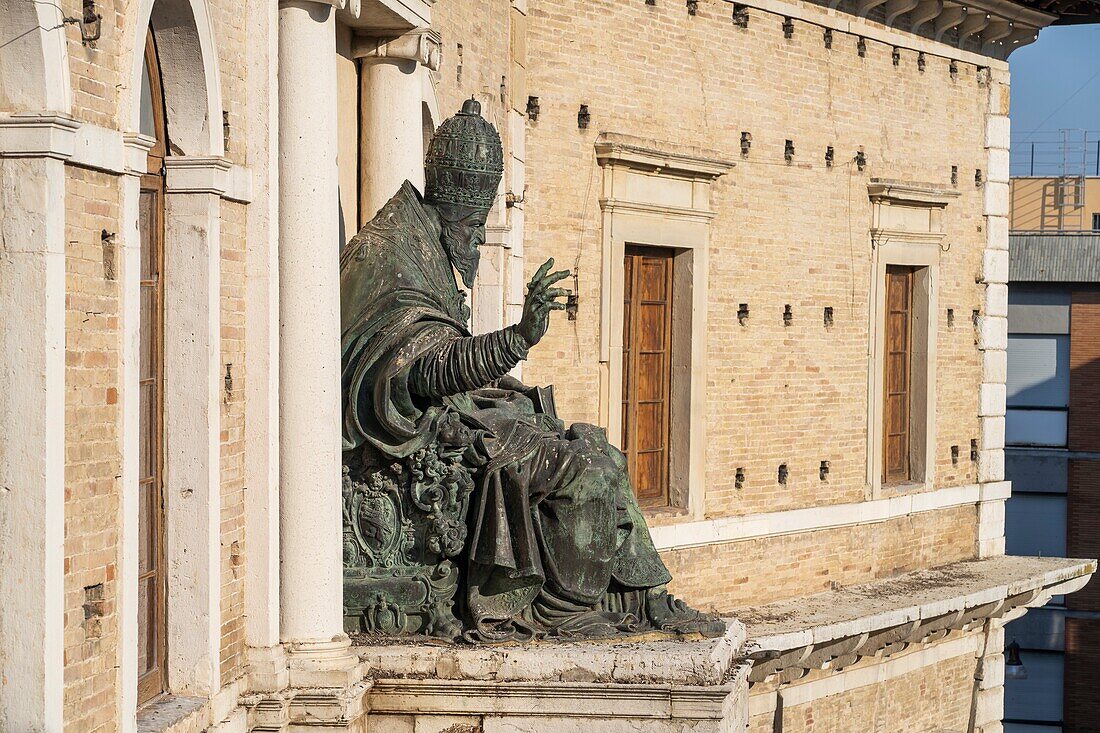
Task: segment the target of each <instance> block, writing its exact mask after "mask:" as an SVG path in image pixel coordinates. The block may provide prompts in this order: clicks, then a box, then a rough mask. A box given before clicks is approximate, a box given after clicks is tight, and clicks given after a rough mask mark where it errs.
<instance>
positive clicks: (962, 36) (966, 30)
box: [959, 10, 990, 46]
mask: <svg viewBox="0 0 1100 733" xmlns="http://www.w3.org/2000/svg"><path fill="white" fill-rule="evenodd" d="M989 22H990V21H989V13H987V12H985V11H984V10H974V11H972V12H971V13H970V14H969V15H967V16H966V20H964V21H963V22H962V23H960V24H959V45H960V46H961V45H962V43H963V41H965V40H966V39H967V38H970V36H975V35H977V34H979V33H981V32H982V31H984V30H985V29H986V27H987V26H988V25H989Z"/></svg>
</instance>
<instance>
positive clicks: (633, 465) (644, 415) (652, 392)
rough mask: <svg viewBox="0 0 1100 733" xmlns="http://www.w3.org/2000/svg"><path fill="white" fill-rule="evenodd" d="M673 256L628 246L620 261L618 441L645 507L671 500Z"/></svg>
mask: <svg viewBox="0 0 1100 733" xmlns="http://www.w3.org/2000/svg"><path fill="white" fill-rule="evenodd" d="M672 257H673V252H672V251H671V250H667V249H660V248H654V247H631V246H628V247H627V248H626V259H625V262H624V263H623V264H624V274H625V280H626V282H625V283H624V288H623V293H624V297H623V421H622V425H623V430H622V446H623V452H624V453H626V457H627V462H628V464H629V468H630V480H631V484H632V485H633V486H634V492H635V493H636V494H637V496H638V502H639V504H641V505H642V506H646V507H662V506H668V505H669V490H668V483H669V476H668V465H669V407H670V405H669V402H670V392H671V389H670V386H671V384H670V383H671V372H672Z"/></svg>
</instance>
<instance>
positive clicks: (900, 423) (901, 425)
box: [882, 265, 915, 485]
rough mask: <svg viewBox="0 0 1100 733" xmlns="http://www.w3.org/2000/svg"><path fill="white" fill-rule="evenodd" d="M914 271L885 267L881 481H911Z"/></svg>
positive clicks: (900, 267) (893, 482)
mask: <svg viewBox="0 0 1100 733" xmlns="http://www.w3.org/2000/svg"><path fill="white" fill-rule="evenodd" d="M914 270H915V268H913V267H906V266H901V265H888V266H887V267H886V329H885V336H886V354H885V360H884V363H883V366H884V374H883V380H882V381H883V396H882V399H883V409H882V416H883V426H882V443H883V445H882V448H883V450H882V456H883V467H882V482H883V484H884V485H890V484H900V483H906V482H908V481H911V480H913V471H912V467H911V453H912V430H911V424H912V412H913V410H912V401H913V390H912V374H913V361H912V356H913V273H914Z"/></svg>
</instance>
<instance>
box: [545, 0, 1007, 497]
mask: <svg viewBox="0 0 1100 733" xmlns="http://www.w3.org/2000/svg"><path fill="white" fill-rule="evenodd" d="M530 8H531V19H530V30H529V42H528V46H529V54H530V57H531V59H532V63H531V68H530V72H529V79H528V93H529V94H534V95H538V96H539V98H540V102H541V108H542V114H541V116H540V118H539V120H538V121H537V122H534V123H529V124H528V140H527V155H528V181H529V188H528V193H527V245H526V246H527V247H528V251H527V260H526V267H527V270H528V271H529V272H530V271H533V270H534V269H535V268H536V267H537V266H538V265H539V264H540V263H541V262H542V261H543V260H544V259H545V258H546V257H548V256H551V255H553V256H555V257H556V258H557V261H558V263H559V264H561V265H564V266H566V267H574V266H576V267H577V268H578V271H579V286H580V302H579V308H580V313H579V317H578V319H577V320H576V321H572V322H569V321H566V320H565V319H564V318H555V320H554V322H553V325H552V326H551V329H550V333H549V334H548V336H547V337H546V339H545V340H544V341H543V343H541V344H540V345H539V347H538V348H537V349H535V350H534V351H533V352H532V357H531V359H530V361H529V362H528V364H527V366H526V371H525V377H526V378H527V381H530V382H536V383H537V382H551V381H552V382H554V383H555V385H556V387H557V397H558V400H557V401H558V405H559V408H560V411H561V412H562V413H563V414H564V415H565V416H566V417H568V418H569V419H571V420H588V421H594V420H596V419H597V417H598V415H597V404H596V400H595V399H594V398H593V395H595V394H597V393H598V389H599V373H600V366H599V363H598V356H597V354H598V353H599V351H598V348H597V346H598V343H599V341H598V339H599V333H598V324H599V318H598V316H599V304H600V284H601V283H600V278H601V244H600V236H601V234H600V206H599V201H598V197H599V195H600V194H599V192H600V170H599V168H598V166H597V165H596V163H595V157H594V151H593V143H594V141H595V139H596V137H597V135H598V134H599V133H600V132H603V131H614V132H623V133H627V134H631V135H635V136H640V137H645V138H653V139H656V140H664V141H669V142H673V143H679V144H688V145H696V146H701V147H704V148H709V149H712V150H714V151H716V152H717V153H718V154H719V155H720V156H721V157H723V158H725V159H727V160H731V161H735V162H736V163H737V166H736V167H735V168H734V169H733V170H732V171H730V172H729V173H727V174H726V175H725V176H723V177H722V178H721V179H719V181H718V183H717V184H716V186H715V191H714V208H715V210H716V211H717V212H718V213H717V217H716V219H715V221H714V225H713V237H712V246H711V265H710V273H709V276H710V300H709V321H710V322H709V327H710V339H709V343H708V348H709V351H708V361H709V364H708V374H707V385H708V400H707V404H708V410H709V412H708V452H707V467H708V469H707V478H706V480H707V500H706V511H707V514H708V515H710V516H723V515H730V514H747V513H753V512H759V511H775V510H780V509H786V508H794V507H805V506H814V505H821V504H829V503H838V502H847V501H855V500H860V499H862V498H863V497H864V496H865V490H866V440H867V435H866V429H867V425H866V422H867V420H866V415H867V344H868V294H869V281H870V265H871V251H870V245H869V241H868V240H869V235H868V228H869V226H870V207H869V204H868V200H867V192H866V186H867V183H868V181H869V179H870V177H872V176H877V177H882V178H892V179H903V180H908V181H919V182H925V183H929V184H934V185H938V186H942V187H945V188H950V187H951V183H950V172H951V166H953V165H956V166H958V168H959V170H960V182H959V186H958V190H959V192H960V194H961V195H960V197H959V198H958V199H957V200H955V201H953V202H952V203H951V204H950V205H949V206H948V207H947V212H946V216H945V219H946V230H947V237H946V244H945V248H946V245H947V244H949V245H950V247H949V248H946V249H947V251H945V252H943V253H942V255H941V270H940V272H941V284H940V289H939V308H938V312H937V313H935V314H933V316H934V317H935V319H936V323H937V326H938V328H937V332H938V338H939V344H938V346H939V362H938V365H937V368H938V370H939V382H938V384H937V417H938V426H939V427H938V440H937V445H936V447H935V458H936V468H937V472H938V474H939V478H940V481H939V483H940V485H952V484H962V483H967V482H973V481H974V480H975V479H976V468H975V466H973V465H972V464H971V463H970V461H969V446H970V441H971V440H972V439H975V438H978V437H980V432H979V422H978V418H977V413H978V397H977V385H978V383H979V382H980V379H981V371H980V360H979V352H978V350H977V345H976V343H975V333H974V329H973V327H972V326H971V321H970V318H971V313H972V312H973V311H974V310H978V309H980V308H981V307H982V287H981V286H980V285H979V284H977V283H976V280H977V279H978V276H979V271H980V261H981V253H982V248H983V246H984V242H985V234H984V233H983V232H982V228H983V221H982V218H981V215H982V207H983V202H982V190H981V189H980V188H977V187H976V186H975V185H974V182H973V181H974V171H975V170H976V169H980V168H984V166H985V151H984V149H983V131H984V119H985V117H984V114H985V113H984V110H985V98H986V90H985V89H984V88H983V87H981V86H980V85H979V82H978V74H977V68H976V67H975V66H974V65H972V64H966V63H960V64H959V74H958V78H957V80H954V81H953V80H952V79H951V77H950V74H949V73H948V61H947V60H946V59H943V58H938V57H934V56H929V57H928V59H927V66H926V70H925V71H924V72H923V73H922V72H920V71H919V70H918V69H917V64H916V54H915V53H913V52H911V51H907V50H904V49H903V50H902V52H901V60H900V64H899V65H898V66H894V64H893V62H892V58H891V51H892V49H891V47H889V46H886V45H883V44H880V43H876V42H873V41H868V45H867V55H866V57H865V58H860V57H859V56H858V54H857V52H856V38H855V37H854V36H852V35H847V34H844V33H839V32H837V33H836V34H835V40H834V44H833V48H832V50H827V49H825V47H824V44H823V42H822V38H821V35H822V34H821V29H820V27H817V26H813V25H810V24H807V23H804V22H801V21H798V20H795V21H794V26H795V32H794V37H793V38H792V39H790V40H786V39H784V37H783V33H782V30H781V23H782V20H783V19H782V17H780V16H777V15H773V14H769V13H766V12H763V11H758V10H755V9H753V10H750V22H749V27H748V28H747V29H745V30H742V29H739V28H736V27H735V26H734V25H733V24H732V23H731V21H730V18H729V12H730V10H729V5H728V4H726V3H717V2H715V3H706V2H704V3H700V5H699V10H698V14H697V15H696V16H694V17H692V16H689V15H688V14H687V12H686V11H685V9H684V8H683V6H682V5H677V4H675V3H658V4H657V5H656V6H647V5H645V4H644V3H640V2H639V3H613V2H581V1H580V0H534V2H532V3H531V5H530ZM804 10H805V12H807V13H810V14H814V13H817V12H819V11H818V9H817V8H816V7H815V6H810V5H807V6H805V7H804ZM820 12H822V13H824V12H825V11H824V10H821V11H820ZM623 28H630V29H632V31H631V32H630V33H623V32H622V29H623ZM655 37H659V38H662V39H665V40H664V41H663V42H662V43H661V44H660V45H657V46H654V45H653V44H652V42H651V39H653V38H655ZM716 49H721V53H720V58H717V57H716V56H715V51H716ZM607 60H610V61H611V62H608V61H607ZM777 90H779V91H780V93H777ZM581 103H585V104H587V105H588V106H589V110H590V112H591V115H592V123H591V126H590V127H589V129H587V130H583V131H582V130H579V129H578V128H577V121H576V117H577V108H578V106H579V104H581ZM741 131H748V132H750V133H751V134H752V136H753V140H752V151H751V153H750V155H749V157H748V158H747V159H744V158H742V157H741V156H740V143H739V140H740V133H741ZM785 139H790V140H792V141H793V142H794V144H795V149H796V152H795V158H794V164H793V165H786V164H785V163H784V161H783V149H784V140H785ZM829 145H832V146H833V147H834V149H835V150H836V160H837V164H836V165H835V167H833V168H826V167H825V164H824V155H825V149H826V147H827V146H829ZM861 146H862V147H863V149H864V151H865V153H866V155H867V159H868V164H867V169H866V170H865V171H863V172H860V171H858V170H856V167H855V165H854V164H853V162H852V161H853V157H854V155H855V152H856V150H857V148H859V147H861ZM670 244H675V243H670ZM740 303H747V304H748V305H749V309H750V317H749V321H748V325H747V326H741V325H739V324H738V322H737V318H736V311H737V308H738V304H740ZM787 304H790V305H791V307H792V311H793V315H794V321H793V324H792V326H790V327H784V326H783V322H782V313H783V309H784V306H785V305H787ZM825 306H832V307H833V308H834V312H835V325H834V326H833V327H832V328H831V329H825V328H824V326H823V308H824V307H825ZM947 308H952V309H953V310H954V311H955V314H956V320H955V325H954V327H953V328H949V327H948V326H947V324H946V309H947ZM952 445H958V446H960V453H961V457H962V460H961V461H960V462H959V464H958V465H953V464H952V462H951V446H952ZM821 460H829V461H830V462H831V464H832V471H831V475H830V478H829V481H828V482H820V481H819V480H818V478H817V474H818V466H819V463H820V461H821ZM784 462H785V463H787V464H788V466H789V468H790V476H791V479H790V482H789V483H788V484H787V486H785V487H783V486H779V485H778V484H777V482H776V481H775V474H776V470H777V467H778V465H779V464H780V463H784ZM737 467H744V468H745V474H746V482H745V485H744V487H743V488H741V489H737V488H736V487H735V486H734V481H733V477H734V474H735V469H736V468H737Z"/></svg>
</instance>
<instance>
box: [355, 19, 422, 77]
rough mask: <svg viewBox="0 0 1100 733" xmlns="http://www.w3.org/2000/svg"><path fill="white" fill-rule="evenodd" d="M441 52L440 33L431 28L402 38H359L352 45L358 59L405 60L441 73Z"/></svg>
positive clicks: (418, 30)
mask: <svg viewBox="0 0 1100 733" xmlns="http://www.w3.org/2000/svg"><path fill="white" fill-rule="evenodd" d="M440 51H441V43H440V37H439V33H438V32H436V31H434V30H432V29H431V28H419V29H417V30H414V31H409V32H408V33H403V34H401V35H400V36H382V37H379V36H357V37H356V39H355V41H354V43H353V44H352V56H353V57H355V58H357V59H364V60H367V61H371V60H383V59H403V60H406V61H415V62H416V63H418V64H420V65H421V66H426V67H427V68H429V69H431V70H432V71H439V56H440Z"/></svg>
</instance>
